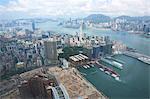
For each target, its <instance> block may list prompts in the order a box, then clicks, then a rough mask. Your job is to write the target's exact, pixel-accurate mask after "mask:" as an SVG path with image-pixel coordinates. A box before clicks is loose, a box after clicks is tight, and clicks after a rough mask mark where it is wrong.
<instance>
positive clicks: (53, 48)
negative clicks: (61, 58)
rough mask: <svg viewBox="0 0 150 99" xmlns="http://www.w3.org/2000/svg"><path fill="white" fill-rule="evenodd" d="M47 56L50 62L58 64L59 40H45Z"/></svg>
mask: <svg viewBox="0 0 150 99" xmlns="http://www.w3.org/2000/svg"><path fill="white" fill-rule="evenodd" d="M44 49H45V58H46V60H47V63H48V64H56V63H57V62H58V55H57V42H56V41H45V42H44Z"/></svg>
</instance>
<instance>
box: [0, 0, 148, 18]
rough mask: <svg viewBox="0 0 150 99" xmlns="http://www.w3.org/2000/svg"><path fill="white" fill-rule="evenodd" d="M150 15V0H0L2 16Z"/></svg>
mask: <svg viewBox="0 0 150 99" xmlns="http://www.w3.org/2000/svg"><path fill="white" fill-rule="evenodd" d="M91 13H102V14H106V15H109V16H118V15H131V16H144V15H149V16H150V0H0V18H14V17H27V16H33V17H39V16H41V17H43V16H85V15H88V14H91Z"/></svg>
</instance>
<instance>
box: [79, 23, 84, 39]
mask: <svg viewBox="0 0 150 99" xmlns="http://www.w3.org/2000/svg"><path fill="white" fill-rule="evenodd" d="M83 36H84V34H83V21H82V22H81V26H80V32H79V40H80V41H82V38H83Z"/></svg>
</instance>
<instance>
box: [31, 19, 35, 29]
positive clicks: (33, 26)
mask: <svg viewBox="0 0 150 99" xmlns="http://www.w3.org/2000/svg"><path fill="white" fill-rule="evenodd" d="M32 30H33V31H34V30H35V22H34V21H32Z"/></svg>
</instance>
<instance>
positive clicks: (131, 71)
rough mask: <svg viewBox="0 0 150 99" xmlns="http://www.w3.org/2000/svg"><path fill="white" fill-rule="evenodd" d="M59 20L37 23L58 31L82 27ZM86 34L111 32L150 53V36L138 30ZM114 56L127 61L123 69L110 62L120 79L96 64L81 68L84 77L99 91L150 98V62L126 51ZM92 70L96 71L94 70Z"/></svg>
mask: <svg viewBox="0 0 150 99" xmlns="http://www.w3.org/2000/svg"><path fill="white" fill-rule="evenodd" d="M57 24H58V23H56V22H47V23H42V24H38V25H37V27H39V28H41V29H44V30H51V31H55V32H57V33H68V34H75V33H76V32H79V29H70V28H62V27H61V26H57ZM84 32H85V33H86V34H87V35H97V36H110V38H111V39H112V40H117V41H121V42H122V43H124V44H126V45H127V46H129V47H132V48H135V49H137V51H139V52H140V53H142V54H145V55H148V56H150V39H147V38H144V37H142V36H140V35H137V34H130V33H127V32H115V31H111V30H97V29H85V30H84ZM114 58H116V59H119V60H121V61H124V62H125V64H124V67H123V70H119V69H117V68H115V67H112V66H110V65H108V64H105V65H107V66H109V67H111V68H113V69H114V70H115V71H116V72H117V73H119V74H120V79H121V82H119V81H116V80H115V79H114V78H112V77H111V76H108V75H106V74H105V73H103V72H101V71H100V70H99V69H98V68H97V67H94V68H90V69H84V68H79V71H80V72H82V73H84V74H86V75H84V77H85V78H86V79H87V80H88V81H89V82H91V83H92V84H93V85H94V86H95V87H96V88H97V89H98V90H99V91H102V92H103V93H104V94H105V95H106V96H108V97H109V98H112V99H123V98H124V99H148V98H149V97H150V94H149V93H150V89H149V88H150V84H149V83H150V66H149V65H148V64H145V63H143V62H141V61H139V60H137V59H134V58H132V57H128V56H125V55H117V56H114ZM93 71H96V72H94V73H93Z"/></svg>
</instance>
